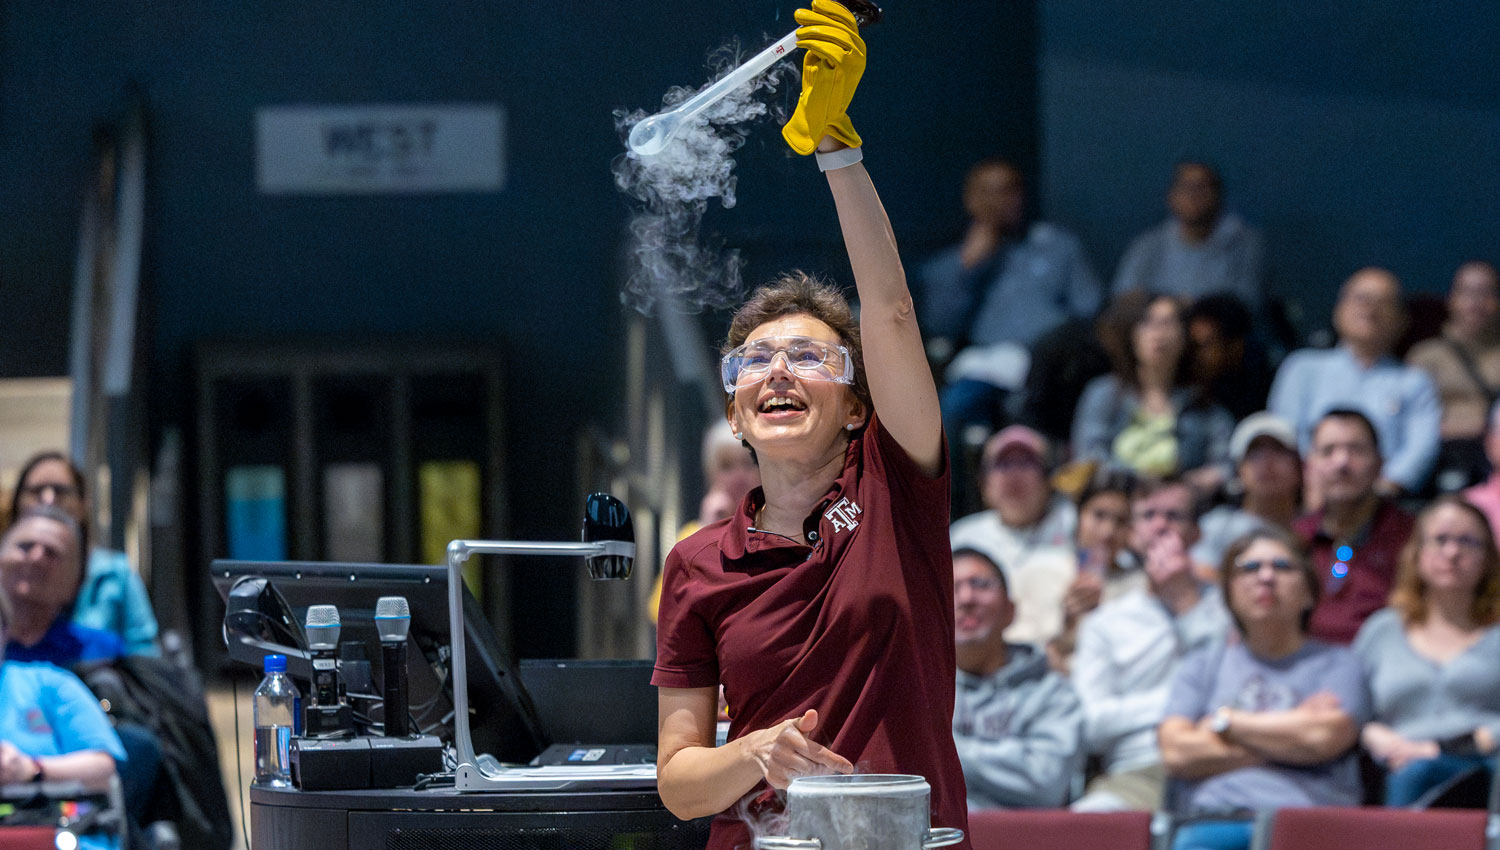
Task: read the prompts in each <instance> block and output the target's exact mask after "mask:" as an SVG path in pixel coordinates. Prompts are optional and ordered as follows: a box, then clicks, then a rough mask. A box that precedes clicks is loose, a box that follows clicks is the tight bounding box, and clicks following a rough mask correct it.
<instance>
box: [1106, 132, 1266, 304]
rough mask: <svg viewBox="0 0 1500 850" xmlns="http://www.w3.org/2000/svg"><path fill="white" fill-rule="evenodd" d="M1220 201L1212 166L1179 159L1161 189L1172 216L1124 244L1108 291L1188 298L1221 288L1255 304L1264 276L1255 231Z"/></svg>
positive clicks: (1219, 187) (1219, 185) (1220, 190)
mask: <svg viewBox="0 0 1500 850" xmlns="http://www.w3.org/2000/svg"><path fill="white" fill-rule="evenodd" d="M1223 205H1224V197H1223V183H1222V181H1221V180H1220V178H1219V174H1218V172H1217V171H1215V170H1214V169H1213V168H1212V167H1211V166H1209V165H1207V164H1205V163H1201V162H1192V161H1184V162H1179V163H1178V164H1177V167H1176V168H1175V169H1174V170H1173V173H1172V185H1171V187H1170V188H1168V190H1167V208H1168V210H1170V211H1171V214H1172V215H1171V217H1170V218H1168V219H1167V220H1166V221H1164V222H1162V223H1161V224H1159V225H1157V226H1156V227H1153V228H1151V229H1150V230H1147V231H1146V232H1145V233H1142V234H1141V235H1140V236H1137V237H1136V238H1135V240H1134V241H1133V242H1131V243H1130V247H1129V248H1127V249H1126V250H1125V255H1124V257H1122V258H1121V259H1120V266H1119V269H1118V270H1116V272H1115V283H1114V294H1115V295H1120V294H1121V293H1124V292H1130V291H1131V290H1145V291H1149V292H1157V293H1161V294H1163V295H1175V296H1178V297H1182V298H1188V299H1193V298H1199V297H1202V296H1204V295H1210V294H1214V293H1221V292H1222V293H1229V294H1231V295H1234V296H1236V297H1238V298H1239V299H1240V300H1241V301H1244V302H1245V304H1247V305H1249V306H1251V307H1255V306H1257V305H1259V304H1260V303H1261V289H1262V287H1263V286H1264V276H1265V275H1264V270H1263V265H1264V255H1265V249H1264V247H1263V246H1262V245H1261V238H1260V234H1259V233H1258V232H1256V231H1255V229H1254V228H1252V227H1250V226H1249V225H1248V224H1246V223H1245V221H1244V220H1243V219H1241V218H1240V217H1239V216H1237V215H1235V214H1233V213H1226V212H1224V208H1223Z"/></svg>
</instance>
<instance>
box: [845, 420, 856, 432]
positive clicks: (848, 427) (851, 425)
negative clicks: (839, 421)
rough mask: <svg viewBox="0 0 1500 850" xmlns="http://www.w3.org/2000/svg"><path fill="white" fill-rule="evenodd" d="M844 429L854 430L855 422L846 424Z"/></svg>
mask: <svg viewBox="0 0 1500 850" xmlns="http://www.w3.org/2000/svg"><path fill="white" fill-rule="evenodd" d="M844 430H845V431H853V430H854V423H853V422H850V423H849V424H848V425H845V426H844Z"/></svg>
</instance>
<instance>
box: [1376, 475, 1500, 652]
mask: <svg viewBox="0 0 1500 850" xmlns="http://www.w3.org/2000/svg"><path fill="white" fill-rule="evenodd" d="M1443 507H1454V508H1458V509H1459V510H1461V511H1463V512H1464V513H1466V514H1468V515H1469V516H1470V517H1471V518H1473V519H1474V520H1475V521H1476V522H1478V523H1479V527H1480V528H1482V529H1484V534H1483V535H1482V536H1483V537H1484V573H1483V574H1482V575H1481V576H1480V578H1479V586H1478V587H1476V588H1474V601H1473V603H1472V604H1471V606H1470V608H1469V615H1470V616H1471V617H1473V618H1474V624H1475V625H1478V626H1488V625H1492V624H1493V623H1495V622H1496V621H1497V620H1500V549H1497V547H1496V545H1495V534H1494V531H1493V530H1492V529H1491V528H1490V521H1489V518H1488V517H1486V516H1485V515H1484V511H1481V510H1480V509H1478V508H1476V507H1474V506H1473V505H1471V504H1469V503H1468V502H1466V501H1464V500H1463V499H1462V498H1461V497H1459V496H1454V495H1451V494H1450V495H1446V496H1439V497H1438V498H1437V499H1434V500H1433V502H1432V504H1430V505H1428V506H1427V507H1425V508H1423V509H1422V512H1421V513H1419V514H1417V521H1416V523H1415V524H1414V525H1413V526H1412V532H1411V536H1410V537H1408V538H1406V545H1405V546H1404V547H1402V549H1401V560H1400V562H1399V563H1398V564H1397V566H1396V586H1395V588H1394V589H1392V590H1391V607H1392V608H1395V609H1396V610H1397V611H1398V612H1399V613H1400V614H1401V619H1402V621H1404V622H1406V623H1407V624H1414V623H1421V622H1425V621H1426V619H1427V584H1426V583H1425V582H1423V581H1422V576H1421V575H1420V574H1419V573H1418V572H1417V560H1418V559H1419V558H1420V557H1421V555H1422V546H1423V544H1425V543H1426V542H1427V533H1426V528H1427V523H1428V521H1429V520H1431V519H1432V515H1433V514H1435V513H1437V511H1438V509H1439V508H1443Z"/></svg>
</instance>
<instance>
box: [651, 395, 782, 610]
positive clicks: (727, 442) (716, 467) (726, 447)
mask: <svg viewBox="0 0 1500 850" xmlns="http://www.w3.org/2000/svg"><path fill="white" fill-rule="evenodd" d="M703 480H704V486H705V488H706V489H705V492H704V494H703V498H702V500H700V501H699V502H698V515H697V516H696V517H694V518H692V519H690V520H688V521H687V522H685V523H683V525H682V528H680V529H679V530H678V531H677V539H678V540H683V539H686V538H687V536H688V535H690V534H692V533H693V532H695V531H697V530H698V529H700V528H702V527H703V526H705V525H708V524H709V523H711V522H718V521H719V520H721V519H725V518H727V517H729V516H731V515H733V514H734V511H735V509H736V508H738V507H739V506H740V500H742V499H744V498H745V494H746V493H749V492H750V491H751V490H754V489H755V488H756V487H759V486H760V467H759V466H756V465H755V458H754V457H752V456H751V455H750V450H749V449H747V448H745V444H744V443H742V442H741V441H739V440H736V439H735V438H734V431H733V430H731V429H730V428H728V427H726V426H725V425H724V423H723V422H715V423H713V424H711V425H709V427H708V428H706V429H705V430H704V431H703ZM661 582H662V574H661V573H657V575H656V581H654V582H653V583H652V584H651V595H650V596H649V597H647V599H646V619H648V620H650V621H651V626H652V627H653V628H655V626H656V616H657V613H658V611H659V609H660V608H661Z"/></svg>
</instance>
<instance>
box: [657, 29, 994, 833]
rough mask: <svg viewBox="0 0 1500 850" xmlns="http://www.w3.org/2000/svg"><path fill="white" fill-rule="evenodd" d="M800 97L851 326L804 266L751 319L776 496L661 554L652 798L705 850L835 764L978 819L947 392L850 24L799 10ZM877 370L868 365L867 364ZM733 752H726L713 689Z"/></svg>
mask: <svg viewBox="0 0 1500 850" xmlns="http://www.w3.org/2000/svg"><path fill="white" fill-rule="evenodd" d="M797 21H798V22H799V23H800V24H802V25H803V26H802V29H801V30H799V33H798V34H799V45H800V46H803V47H805V48H807V56H806V58H805V64H804V71H803V90H802V97H801V99H800V100H799V102H798V107H797V112H796V114H795V115H793V117H792V119H791V121H789V122H788V124H787V126H786V128H785V129H784V130H783V135H784V136H785V137H786V138H787V141H788V143H789V144H791V146H792V148H793V149H794V150H797V151H798V152H800V153H810V152H812V151H813V150H814V149H816V150H817V151H818V158H819V165H820V167H821V168H823V169H824V171H825V172H826V175H827V179H828V185H829V188H830V189H831V190H832V192H833V197H834V202H835V206H836V207H837V209H838V215H839V222H840V225H841V226H842V229H843V234H844V243H845V246H846V248H847V249H848V252H849V261H850V265H851V267H852V268H853V270H854V278H855V284H856V286H857V288H858V291H859V300H860V305H861V311H860V316H859V320H858V323H857V324H856V322H855V321H854V319H853V317H852V315H851V313H850V310H849V305H848V303H847V302H845V301H844V299H843V297H842V296H841V295H840V294H839V292H838V290H837V289H835V288H833V287H832V286H830V285H828V284H824V283H820V282H818V281H816V280H814V279H812V278H809V277H808V276H806V275H803V274H800V273H794V274H790V275H787V276H785V277H783V278H782V279H781V280H779V281H776V282H775V283H772V284H770V285H769V286H766V287H763V288H762V289H761V290H759V291H758V292H757V293H756V294H755V295H754V296H753V297H752V298H751V299H750V301H749V302H748V303H746V304H745V305H744V307H742V308H741V309H740V311H739V313H737V314H736V316H735V318H734V320H733V322H732V324H731V327H730V332H729V340H728V343H727V345H726V353H725V356H724V360H723V377H724V387H725V391H726V392H727V393H728V399H727V403H726V411H725V412H726V418H727V419H728V422H729V427H731V428H732V429H733V430H734V432H735V434H736V435H737V436H739V437H740V439H742V440H743V441H744V443H745V444H746V446H747V447H748V448H749V449H750V450H751V451H752V452H753V453H754V455H755V457H756V459H757V461H758V463H759V465H760V474H761V482H762V484H761V487H760V488H758V489H756V490H752V491H751V492H750V494H749V495H748V496H746V497H745V499H744V501H743V502H741V504H740V506H739V508H738V510H737V511H736V512H735V513H734V514H733V515H731V516H730V517H729V518H727V519H725V520H721V521H719V522H716V523H712V524H710V525H708V526H706V527H704V528H703V529H701V530H700V531H698V532H697V533H695V534H693V535H692V536H690V537H688V538H686V539H685V540H683V541H682V542H680V543H678V544H677V546H676V547H675V548H674V549H673V550H672V552H671V553H670V554H669V555H668V556H667V561H666V567H665V573H664V578H663V587H662V597H661V609H660V618H659V625H658V633H657V664H656V669H655V672H654V674H653V676H652V682H653V683H654V684H656V685H657V686H658V688H659V694H660V719H659V722H660V732H659V739H658V740H659V746H658V751H659V754H658V759H657V767H658V788H659V791H660V794H661V798H662V800H663V802H665V803H666V805H667V807H668V808H669V809H671V811H672V812H673V813H675V814H676V815H677V816H679V817H682V818H694V817H702V816H705V815H713V814H719V815H720V816H719V817H718V818H717V819H716V820H715V822H714V825H713V831H712V835H711V838H710V841H709V847H711V848H716V850H717V849H718V848H722V850H729V848H734V847H746V848H748V847H749V842H750V836H751V833H750V827H749V825H748V824H747V822H746V821H747V820H754V819H756V818H759V817H760V816H762V815H763V814H766V813H768V812H774V810H775V809H776V808H777V805H778V804H777V799H776V797H775V795H774V794H772V793H771V789H780V788H785V787H786V786H787V784H788V783H789V782H790V781H791V780H792V779H794V778H796V777H798V776H806V775H814V774H822V773H833V772H837V773H850V772H853V771H855V770H858V771H860V772H862V773H911V774H919V775H921V776H925V777H926V778H927V780H928V782H929V783H931V785H932V824H933V825H934V826H945V827H963V826H965V820H966V817H965V805H964V783H963V772H962V767H961V765H960V763H959V761H958V755H957V752H956V750H955V749H954V744H953V734H952V717H953V692H954V673H953V671H954V669H955V668H954V645H953V562H952V553H951V551H950V549H949V546H948V536H947V526H948V470H947V463H946V451H945V448H944V445H943V440H942V426H941V418H940V416H939V413H938V397H937V391H936V388H935V387H934V385H933V381H932V373H931V371H930V370H929V369H928V366H927V360H926V357H925V355H924V353H923V348H922V339H921V334H920V333H919V331H918V329H917V323H916V319H915V316H914V314H913V311H912V302H911V296H910V293H909V292H908V290H907V285H906V276H905V273H904V272H903V270H902V267H901V260H900V257H899V256H898V254H897V251H896V244H895V239H894V237H893V235H892V233H891V229H890V224H889V222H888V221H887V219H886V215H885V210H884V208H883V207H882V206H881V204H880V199H879V198H878V197H877V196H876V193H875V188H874V186H873V185H872V184H871V182H870V178H869V175H868V174H867V173H866V172H865V169H864V167H863V166H862V165H860V164H859V148H858V145H859V137H858V135H857V134H855V133H854V130H853V127H852V126H851V125H850V123H849V119H848V116H847V114H846V113H845V108H846V107H847V104H848V98H849V97H850V96H851V95H852V93H853V90H854V86H855V84H856V83H857V82H858V78H859V75H860V73H861V71H862V70H863V66H864V44H863V42H862V41H860V38H859V35H858V33H857V31H856V29H855V22H854V19H853V17H852V16H850V15H849V14H848V12H847V11H846V10H845V9H844V8H843V7H842V6H839V5H837V4H835V3H833V2H831V0H814V2H813V7H812V10H810V11H809V10H799V11H798V12H797ZM866 367H868V368H866ZM720 684H722V685H723V687H724V695H725V700H726V701H727V703H728V709H729V718H730V728H729V740H728V743H727V744H725V745H724V746H722V747H715V746H714V732H715V724H714V719H715V708H716V703H717V693H718V687H719V685H720Z"/></svg>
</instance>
